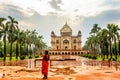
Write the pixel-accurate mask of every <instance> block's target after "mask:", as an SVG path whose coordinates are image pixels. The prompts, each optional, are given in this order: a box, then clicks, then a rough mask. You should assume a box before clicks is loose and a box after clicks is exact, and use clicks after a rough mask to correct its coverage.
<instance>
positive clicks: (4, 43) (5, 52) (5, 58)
mask: <svg viewBox="0 0 120 80" xmlns="http://www.w3.org/2000/svg"><path fill="white" fill-rule="evenodd" d="M5 65H6V36H5V37H4V66H5Z"/></svg>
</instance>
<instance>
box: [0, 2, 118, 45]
mask: <svg viewBox="0 0 120 80" xmlns="http://www.w3.org/2000/svg"><path fill="white" fill-rule="evenodd" d="M8 16H12V17H13V18H15V20H17V21H18V22H19V27H20V28H21V29H22V30H26V29H29V30H34V29H36V31H37V32H38V34H39V35H42V36H43V38H44V39H43V41H44V42H45V43H46V44H47V45H48V46H51V43H50V42H51V31H54V33H55V34H56V35H57V36H60V29H61V28H62V27H63V25H64V24H65V23H66V21H67V23H68V25H69V26H70V27H71V29H72V34H73V36H76V35H77V34H78V31H79V30H80V31H81V33H82V46H83V45H84V44H85V41H86V40H87V38H88V37H89V36H90V34H89V33H90V31H91V29H92V28H93V25H94V24H98V25H99V27H101V28H106V27H107V24H112V23H114V24H117V25H120V0H0V17H5V18H8Z"/></svg>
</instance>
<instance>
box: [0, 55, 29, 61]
mask: <svg viewBox="0 0 120 80" xmlns="http://www.w3.org/2000/svg"><path fill="white" fill-rule="evenodd" d="M27 59H29V57H28V56H26V57H25V60H27ZM18 60H20V57H18ZM0 61H3V58H1V57H0ZM6 61H10V57H8V56H7V57H6ZM12 61H16V57H15V56H13V57H12Z"/></svg>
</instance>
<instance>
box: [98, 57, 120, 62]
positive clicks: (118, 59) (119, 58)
mask: <svg viewBox="0 0 120 80" xmlns="http://www.w3.org/2000/svg"><path fill="white" fill-rule="evenodd" d="M109 58H110V56H109V57H108V59H109ZM113 58H114V59H115V56H112V59H113ZM102 59H103V58H102V57H100V56H97V60H99V61H101V60H102ZM108 59H107V57H106V56H105V60H108ZM117 61H120V56H118V57H117Z"/></svg>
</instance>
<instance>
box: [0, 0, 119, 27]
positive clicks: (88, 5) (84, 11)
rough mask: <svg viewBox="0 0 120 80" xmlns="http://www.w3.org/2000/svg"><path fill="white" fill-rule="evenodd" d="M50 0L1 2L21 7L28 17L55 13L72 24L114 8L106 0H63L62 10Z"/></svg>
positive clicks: (1, 2)
mask: <svg viewBox="0 0 120 80" xmlns="http://www.w3.org/2000/svg"><path fill="white" fill-rule="evenodd" d="M49 1H52V0H1V1H0V4H2V5H4V4H8V5H13V6H17V7H19V8H16V9H17V10H19V11H21V12H22V13H24V14H25V16H26V17H29V16H32V15H34V13H35V12H37V13H39V14H40V15H43V16H45V15H52V14H50V13H55V14H56V15H57V16H58V17H60V18H61V17H62V19H63V20H65V21H69V23H70V24H71V25H78V24H80V23H81V22H82V21H83V20H84V17H91V16H93V17H94V16H96V15H98V14H100V13H102V12H103V11H105V10H109V9H111V8H112V9H114V7H113V6H109V5H108V4H107V3H105V2H106V0H61V2H62V4H57V5H58V6H59V7H60V10H55V9H54V8H53V7H52V6H51V5H50V3H49ZM115 8H117V7H115Z"/></svg>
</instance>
